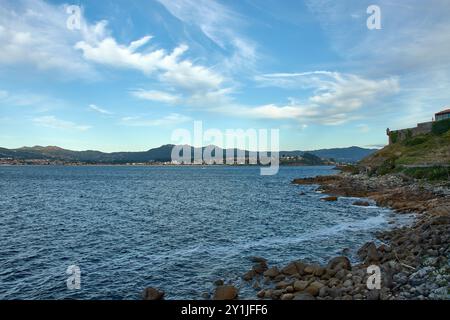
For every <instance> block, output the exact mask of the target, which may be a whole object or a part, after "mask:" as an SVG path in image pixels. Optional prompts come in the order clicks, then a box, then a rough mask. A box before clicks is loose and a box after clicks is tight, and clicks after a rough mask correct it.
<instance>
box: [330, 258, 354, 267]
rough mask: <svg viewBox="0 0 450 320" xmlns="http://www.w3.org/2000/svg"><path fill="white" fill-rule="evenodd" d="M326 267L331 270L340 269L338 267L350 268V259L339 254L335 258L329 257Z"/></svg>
mask: <svg viewBox="0 0 450 320" xmlns="http://www.w3.org/2000/svg"><path fill="white" fill-rule="evenodd" d="M327 269H332V270H340V269H345V270H352V264H351V262H350V260H349V259H348V258H347V257H344V256H339V257H335V258H333V259H331V260H330V261H329V262H328V265H327Z"/></svg>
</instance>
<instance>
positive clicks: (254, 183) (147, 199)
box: [0, 166, 412, 300]
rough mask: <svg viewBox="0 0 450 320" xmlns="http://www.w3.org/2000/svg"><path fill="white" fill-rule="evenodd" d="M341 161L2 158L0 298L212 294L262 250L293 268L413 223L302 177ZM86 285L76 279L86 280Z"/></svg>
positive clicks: (247, 294)
mask: <svg viewBox="0 0 450 320" xmlns="http://www.w3.org/2000/svg"><path fill="white" fill-rule="evenodd" d="M335 172H336V171H335V170H333V167H328V166H317V167H304V166H298V167H297V166H289V167H288V166H286V167H281V168H280V171H279V173H278V174H277V175H274V176H261V175H260V168H258V167H256V166H205V167H202V166H2V167H0V299H6V300H13V299H26V300H31V299H33V300H34V299H38V300H41V299H83V300H84V299H86V300H93V299H95V300H97V299H101V300H112V299H113V300H122V299H125V300H135V299H141V293H142V291H143V290H144V288H146V287H156V288H159V289H161V290H164V291H165V293H166V295H165V298H166V299H182V300H185V299H196V300H197V299H205V298H207V297H208V295H209V294H210V293H211V292H212V290H213V288H214V282H215V281H216V280H220V279H223V280H224V281H225V282H226V283H228V282H229V283H232V284H234V285H236V286H238V287H239V289H240V293H239V296H240V298H241V299H251V298H255V296H256V292H255V289H253V288H252V287H251V284H248V283H245V282H244V281H243V280H241V276H242V275H243V274H244V273H245V272H246V271H247V270H249V269H250V268H251V267H252V261H251V257H254V256H259V257H264V258H265V259H267V260H268V263H269V265H277V266H283V265H284V264H287V263H288V262H290V261H293V260H298V259H301V260H304V261H307V262H318V263H324V262H326V261H327V259H329V258H331V257H334V256H336V255H339V254H342V250H343V249H345V248H349V253H348V254H349V255H350V258H351V259H352V260H354V261H356V260H355V259H356V256H355V250H356V249H357V248H358V247H359V246H361V245H362V244H364V243H365V242H366V241H370V240H374V238H375V237H374V232H375V231H378V230H385V229H389V228H393V227H395V226H398V225H402V224H406V223H409V222H410V220H411V219H412V217H410V216H406V215H396V214H394V213H393V212H392V211H391V210H389V209H386V208H379V207H377V206H375V204H373V203H371V204H372V205H370V206H368V207H359V206H354V205H353V202H354V201H355V200H356V198H339V200H338V201H337V202H324V201H321V198H323V197H324V196H325V195H324V194H322V193H320V192H318V191H317V186H314V185H312V186H299V185H294V184H292V183H291V182H292V180H293V179H295V178H302V177H312V176H317V175H327V174H333V173H335ZM74 284H76V285H75V286H74Z"/></svg>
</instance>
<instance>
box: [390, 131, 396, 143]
mask: <svg viewBox="0 0 450 320" xmlns="http://www.w3.org/2000/svg"><path fill="white" fill-rule="evenodd" d="M389 135H390V137H391V141H392V143H397V140H398V132H397V131H393V132H391V133H389Z"/></svg>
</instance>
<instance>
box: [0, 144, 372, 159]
mask: <svg viewBox="0 0 450 320" xmlns="http://www.w3.org/2000/svg"><path fill="white" fill-rule="evenodd" d="M173 147H174V145H173V144H167V145H163V146H161V147H158V148H154V149H150V150H148V151H142V152H112V153H105V152H100V151H94V150H87V151H72V150H67V149H62V148H59V147H55V146H48V147H42V146H34V147H23V148H18V149H6V148H0V158H13V159H20V160H30V159H47V160H61V161H76V162H86V163H130V162H152V161H158V162H166V161H171V154H172V149H173ZM187 147H188V148H190V150H191V154H194V150H198V149H199V148H194V147H190V146H187ZM204 149H205V147H204V148H202V151H203V150H204ZM198 151H200V150H198ZM217 151H218V152H219V153H222V155H223V156H224V157H225V155H227V154H232V155H233V156H234V157H236V156H237V154H238V151H241V152H243V153H244V154H245V156H246V157H248V155H249V152H248V151H243V150H238V149H220V148H218V149H217ZM375 151H377V149H364V148H359V147H350V148H337V149H323V150H314V151H307V152H305V151H280V156H281V157H283V158H284V157H302V158H303V160H302V159H300V160H302V161H303V162H304V164H320V163H321V159H320V158H322V159H335V160H336V161H340V162H357V161H359V160H361V159H363V158H365V157H366V156H368V155H370V154H372V153H374V152H375ZM227 152H228V153H227ZM314 156H315V157H314ZM300 162H301V161H300Z"/></svg>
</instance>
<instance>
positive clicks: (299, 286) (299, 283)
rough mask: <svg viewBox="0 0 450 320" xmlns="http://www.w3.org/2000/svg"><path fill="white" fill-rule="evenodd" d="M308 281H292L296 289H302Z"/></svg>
mask: <svg viewBox="0 0 450 320" xmlns="http://www.w3.org/2000/svg"><path fill="white" fill-rule="evenodd" d="M308 284H309V282H308V281H304V280H297V281H295V282H294V289H295V290H296V291H303V290H305V289H306V287H307V286H308Z"/></svg>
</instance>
